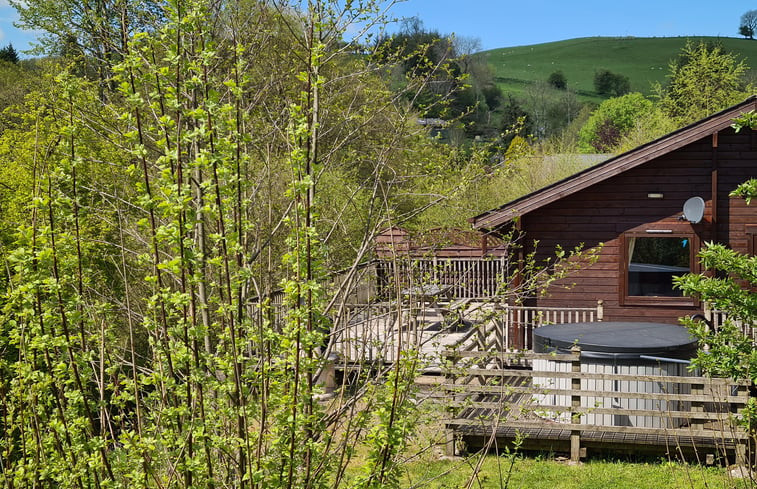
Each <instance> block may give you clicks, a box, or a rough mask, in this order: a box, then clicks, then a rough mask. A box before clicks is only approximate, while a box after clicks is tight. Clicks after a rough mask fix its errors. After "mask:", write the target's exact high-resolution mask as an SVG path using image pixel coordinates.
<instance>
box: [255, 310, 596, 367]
mask: <svg viewBox="0 0 757 489" xmlns="http://www.w3.org/2000/svg"><path fill="white" fill-rule="evenodd" d="M254 307H255V314H256V315H257V320H259V321H263V320H268V321H270V322H271V324H272V325H273V326H274V327H281V326H282V325H283V319H284V314H285V309H284V305H283V304H281V303H272V304H270V305H269V306H268V307H267V308H260V307H258V306H257V305H255V306H254ZM330 317H331V318H332V321H331V327H330V331H329V338H328V343H329V351H330V352H332V353H336V354H338V355H339V357H340V359H341V361H342V362H343V363H349V364H357V363H360V362H385V363H391V362H393V361H394V360H395V358H396V356H397V352H398V351H399V350H402V349H410V348H413V349H417V350H423V352H424V354H426V355H427V356H430V357H433V358H431V359H430V361H432V362H434V363H436V364H438V363H439V357H440V355H441V353H442V351H443V349H444V348H454V349H458V350H461V351H490V350H493V351H512V350H522V349H531V348H532V346H533V345H532V340H531V338H532V333H533V330H534V328H538V327H539V326H544V325H547V324H560V323H574V322H595V321H601V320H602V317H603V308H602V302H601V301H599V302H598V303H597V306H596V307H573V308H553V307H526V306H514V305H510V304H507V303H502V302H500V301H499V300H498V299H496V298H483V299H470V300H468V299H465V300H456V301H446V302H440V303H429V302H428V301H420V300H415V301H412V302H410V301H406V303H402V304H399V305H398V303H397V302H396V301H393V302H383V303H375V304H343V305H340V306H339V307H336V308H335V309H334V310H333V312H332V314H331V315H330ZM454 321H463V323H464V327H459V326H460V325H458V327H454V328H446V329H444V328H441V329H440V328H439V323H440V322H441V323H442V324H444V325H451V324H452V323H453V322H454ZM431 326H435V327H434V328H430V327H431Z"/></svg>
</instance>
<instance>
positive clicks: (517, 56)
mask: <svg viewBox="0 0 757 489" xmlns="http://www.w3.org/2000/svg"><path fill="white" fill-rule="evenodd" d="M687 40H691V41H694V42H697V41H700V40H702V41H705V42H714V43H720V44H721V45H722V46H723V47H724V48H725V49H726V50H728V51H730V52H733V53H735V54H736V55H737V57H739V58H740V59H744V61H745V62H746V64H747V66H749V67H750V68H752V70H751V71H750V76H752V77H754V76H755V74H757V40H749V39H740V38H730V37H654V38H642V37H584V38H578V39H569V40H566V41H557V42H550V43H544V44H534V45H531V46H517V47H509V48H500V49H493V50H490V51H484V52H483V53H481V54H482V55H484V56H485V57H486V59H487V62H488V63H489V65H490V66H491V68H492V70H493V72H494V77H495V80H496V82H497V84H498V85H499V87H500V88H501V89H502V91H503V92H504V93H512V94H514V95H519V94H521V93H523V91H524V90H525V89H526V88H527V87H528V85H529V84H531V83H533V82H535V81H546V80H547V78H548V77H549V75H550V74H551V73H553V72H555V71H558V70H560V71H562V72H563V73H564V74H565V77H566V79H567V81H568V88H570V89H572V90H575V91H576V92H577V93H578V96H579V98H580V99H581V100H583V101H593V102H601V101H602V99H603V97H602V96H600V95H599V94H597V93H596V92H595V91H594V73H595V72H597V71H598V70H601V69H607V70H610V71H612V72H613V73H618V74H621V75H625V76H627V77H628V78H629V80H630V82H631V91H634V92H641V93H643V94H645V95H649V94H650V93H651V91H652V84H653V83H654V82H660V83H664V82H665V77H666V75H667V73H668V65H669V64H670V61H671V60H673V59H674V58H676V56H678V53H679V52H680V51H681V48H683V46H684V45H685V44H686V41H687Z"/></svg>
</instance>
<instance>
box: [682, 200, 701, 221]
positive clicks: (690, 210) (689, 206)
mask: <svg viewBox="0 0 757 489" xmlns="http://www.w3.org/2000/svg"><path fill="white" fill-rule="evenodd" d="M703 216H704V199H703V198H702V197H692V198H690V199H689V200H687V201H686V202H685V203H684V204H683V218H684V219H686V220H687V221H689V222H690V223H692V224H698V223H699V222H700V221H701V220H702V217H703Z"/></svg>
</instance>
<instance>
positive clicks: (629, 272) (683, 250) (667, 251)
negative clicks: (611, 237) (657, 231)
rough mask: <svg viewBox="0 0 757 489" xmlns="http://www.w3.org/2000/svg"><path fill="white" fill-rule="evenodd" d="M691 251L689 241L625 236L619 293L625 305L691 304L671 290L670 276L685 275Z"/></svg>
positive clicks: (686, 239)
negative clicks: (621, 294) (621, 285)
mask: <svg viewBox="0 0 757 489" xmlns="http://www.w3.org/2000/svg"><path fill="white" fill-rule="evenodd" d="M694 249H695V247H694V244H693V243H692V238H691V237H690V236H686V235H679V236H670V235H667V236H650V235H648V234H645V235H635V236H634V235H631V236H626V237H625V259H624V264H625V273H624V274H623V275H624V277H623V279H624V283H623V287H622V289H623V291H624V296H625V303H627V304H634V303H636V304H649V303H675V304H683V303H686V304H691V303H692V300H691V299H690V298H688V297H683V294H682V293H681V291H680V290H678V289H675V288H674V287H673V277H675V276H679V275H683V274H685V273H689V272H690V271H691V270H692V263H693V257H694V252H693V250H694Z"/></svg>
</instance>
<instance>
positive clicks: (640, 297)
mask: <svg viewBox="0 0 757 489" xmlns="http://www.w3.org/2000/svg"><path fill="white" fill-rule="evenodd" d="M755 108H757V100H756V99H755V98H754V97H752V98H749V99H748V100H746V101H744V102H742V103H740V104H738V105H735V106H733V107H731V108H729V109H726V110H724V111H722V112H719V113H717V114H715V115H712V116H710V117H708V118H706V119H703V120H701V121H699V122H696V123H694V124H692V125H689V126H687V127H684V128H683V129H680V130H678V131H675V132H673V133H671V134H668V135H667V136H664V137H662V138H659V139H657V140H655V141H652V142H650V143H648V144H645V145H643V146H640V147H638V148H636V149H634V150H632V151H629V152H627V153H624V154H621V155H619V156H616V157H614V158H611V159H608V160H606V161H604V162H602V163H600V164H598V165H595V166H593V167H591V168H589V169H587V170H584V171H582V172H580V173H578V174H576V175H573V176H571V177H569V178H567V179H564V180H562V181H559V182H557V183H555V184H553V185H550V186H548V187H546V188H543V189H541V190H539V191H537V192H534V193H532V194H529V195H526V196H524V197H522V198H520V199H517V200H515V201H513V202H510V203H507V204H505V205H503V206H502V207H500V208H498V209H493V210H491V211H488V212H485V213H483V214H481V215H478V216H475V217H473V218H472V219H471V220H470V221H471V223H472V225H473V227H474V228H475V229H476V230H479V231H481V232H482V233H485V234H487V233H488V234H493V235H495V236H497V235H501V234H503V233H504V232H505V231H508V230H510V229H511V228H512V227H516V228H517V229H518V230H520V231H522V232H523V233H524V234H525V237H526V240H525V241H524V249H523V250H522V251H521V252H522V253H530V252H533V251H535V252H536V254H537V256H538V257H547V256H548V255H549V254H550V253H552V250H553V249H554V248H555V246H557V245H560V246H562V247H563V248H565V249H571V248H573V247H574V246H577V245H580V244H583V245H584V246H585V247H587V248H591V247H595V246H599V245H601V246H602V248H601V252H600V255H599V260H598V261H597V262H596V263H595V264H594V265H592V266H589V267H586V268H585V269H581V270H578V271H577V272H576V273H574V274H572V275H571V276H570V277H569V278H568V279H567V280H565V281H563V283H562V284H560V283H558V284H555V286H554V287H552V289H551V290H550V293H549V294H547V295H544V296H539V297H535V298H533V300H532V301H531V302H530V305H534V306H544V307H564V306H568V305H569V306H591V305H592V304H595V303H596V301H597V300H602V302H603V304H604V316H605V320H607V321H625V320H636V321H639V320H641V321H648V322H667V323H670V322H673V323H675V322H677V319H678V318H679V317H682V316H688V315H691V314H695V313H697V312H701V310H702V304H700V303H698V302H697V301H696V300H694V299H691V298H688V297H682V296H681V294H680V291H677V290H675V289H673V288H672V287H671V283H670V278H671V277H672V276H674V275H681V274H684V273H687V272H689V271H691V272H695V273H696V272H700V271H701V270H700V268H699V264H698V262H697V259H696V254H697V251H698V250H699V248H700V247H701V246H702V244H703V243H705V242H707V241H714V242H718V243H723V244H725V245H726V246H728V247H730V248H732V249H734V250H736V251H739V252H743V253H752V252H754V250H755V234H757V206H748V205H747V204H746V202H745V201H744V199H742V198H738V197H730V196H729V193H730V192H731V191H732V190H734V189H735V188H736V186H737V185H738V184H740V183H742V182H744V181H745V180H747V179H749V178H753V177H757V134H755V131H752V130H750V129H744V130H742V131H741V132H739V133H736V132H735V130H734V129H733V128H732V127H731V124H732V121H733V119H734V118H735V117H737V116H739V115H740V114H742V113H744V112H748V111H750V110H754V109H755ZM696 197H699V198H701V199H702V201H703V203H704V215H703V217H702V219H701V220H700V221H698V222H692V221H690V220H687V219H686V218H684V217H683V207H684V204H685V203H686V202H687V201H688V200H689V199H692V198H696ZM516 218H517V219H516ZM534 240H536V241H538V243H539V245H538V249H536V250H533V249H530V248H529V243H532V242H533V241H534ZM567 282H570V283H572V284H575V285H574V286H572V287H569V288H564V287H561V285H564V284H565V283H567Z"/></svg>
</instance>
